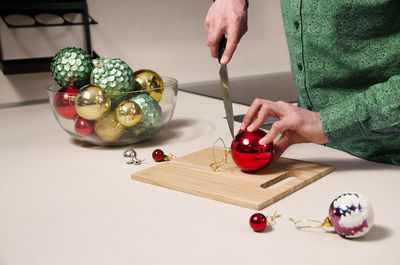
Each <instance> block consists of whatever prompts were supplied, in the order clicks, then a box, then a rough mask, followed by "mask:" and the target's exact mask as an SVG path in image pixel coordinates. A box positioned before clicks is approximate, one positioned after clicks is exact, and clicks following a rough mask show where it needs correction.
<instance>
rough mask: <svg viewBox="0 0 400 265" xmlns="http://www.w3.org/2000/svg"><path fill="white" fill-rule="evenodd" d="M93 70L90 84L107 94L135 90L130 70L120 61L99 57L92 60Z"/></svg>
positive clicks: (133, 78)
mask: <svg viewBox="0 0 400 265" xmlns="http://www.w3.org/2000/svg"><path fill="white" fill-rule="evenodd" d="M93 64H94V68H93V71H92V74H91V76H90V82H91V83H92V84H95V85H98V86H99V87H101V88H103V89H105V90H106V91H107V92H108V93H109V94H113V95H116V94H119V93H121V92H129V91H132V90H135V76H134V74H133V71H132V69H131V68H130V67H129V65H127V64H126V63H125V62H124V61H122V60H121V59H111V58H105V57H100V58H97V59H93Z"/></svg>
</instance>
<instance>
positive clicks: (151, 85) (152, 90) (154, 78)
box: [133, 69, 164, 102]
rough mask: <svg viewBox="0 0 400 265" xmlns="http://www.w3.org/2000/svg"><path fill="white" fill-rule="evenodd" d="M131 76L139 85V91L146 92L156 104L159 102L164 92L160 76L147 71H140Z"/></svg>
mask: <svg viewBox="0 0 400 265" xmlns="http://www.w3.org/2000/svg"><path fill="white" fill-rule="evenodd" d="M133 74H134V75H135V81H136V82H138V83H139V84H140V90H148V91H147V93H149V95H150V96H151V97H152V98H154V99H155V100H156V101H157V102H160V100H161V97H162V94H163V91H164V88H163V87H164V82H163V80H162V78H161V76H159V75H158V74H157V73H156V72H154V71H152V70H149V69H140V70H137V71H136V72H134V73H133Z"/></svg>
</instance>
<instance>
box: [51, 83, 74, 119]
mask: <svg viewBox="0 0 400 265" xmlns="http://www.w3.org/2000/svg"><path fill="white" fill-rule="evenodd" d="M77 93H78V89H77V88H75V87H66V88H62V89H60V91H58V92H57V94H56V95H55V97H54V109H55V110H56V112H57V113H58V114H59V115H60V116H61V117H63V118H65V119H73V118H75V116H76V115H78V113H77V112H76V109H75V97H76V94H77Z"/></svg>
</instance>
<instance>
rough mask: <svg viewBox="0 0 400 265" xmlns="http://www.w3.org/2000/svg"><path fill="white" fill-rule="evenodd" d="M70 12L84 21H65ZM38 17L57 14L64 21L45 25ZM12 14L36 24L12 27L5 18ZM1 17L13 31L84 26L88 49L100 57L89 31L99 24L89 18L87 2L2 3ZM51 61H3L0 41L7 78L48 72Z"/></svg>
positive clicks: (24, 0) (23, 0)
mask: <svg viewBox="0 0 400 265" xmlns="http://www.w3.org/2000/svg"><path fill="white" fill-rule="evenodd" d="M68 13H79V14H82V19H83V21H82V22H79V23H74V22H70V21H68V20H66V19H65V18H64V16H65V15H66V14H68ZM39 14H54V15H57V16H59V17H61V18H62V19H63V22H62V23H56V24H43V23H41V22H40V21H38V20H37V19H36V16H37V15H39ZM10 15H26V16H29V17H31V18H32V19H33V20H34V23H33V24H27V25H12V24H10V23H8V22H7V19H6V17H7V16H10ZM0 16H1V18H2V19H3V21H4V23H5V24H6V25H7V27H8V28H11V29H18V28H29V27H51V26H76V25H81V26H83V27H84V34H85V39H86V50H87V51H88V52H89V53H90V54H91V55H92V56H93V57H98V55H97V54H96V53H95V52H94V51H93V50H92V44H91V39H90V28H89V25H90V24H97V22H96V21H95V20H94V19H93V18H92V17H90V16H89V14H88V7H87V3H86V0H71V1H58V0H46V1H40V0H0ZM51 60H52V57H41V58H26V59H12V60H4V59H3V51H2V48H1V41H0V68H1V70H2V71H3V73H4V74H6V75H8V74H22V73H36V72H48V71H50V63H51Z"/></svg>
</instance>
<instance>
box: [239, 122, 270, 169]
mask: <svg viewBox="0 0 400 265" xmlns="http://www.w3.org/2000/svg"><path fill="white" fill-rule="evenodd" d="M265 135H266V132H264V131H262V130H260V129H258V130H256V131H254V132H249V131H242V130H241V131H239V133H238V134H237V135H236V136H235V138H234V139H233V141H232V144H231V150H232V158H233V161H234V162H235V163H236V165H237V166H238V167H240V168H241V169H242V170H244V171H257V170H260V169H262V168H263V167H265V166H266V165H268V164H269V163H270V162H271V160H272V157H273V151H274V144H273V143H272V142H271V143H269V144H264V145H261V144H259V143H258V141H259V140H260V139H261V138H263V137H264V136H265Z"/></svg>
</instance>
